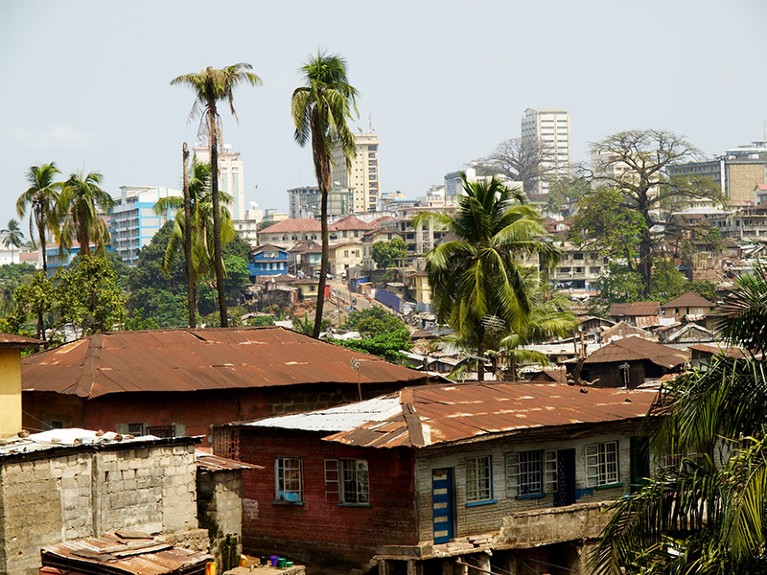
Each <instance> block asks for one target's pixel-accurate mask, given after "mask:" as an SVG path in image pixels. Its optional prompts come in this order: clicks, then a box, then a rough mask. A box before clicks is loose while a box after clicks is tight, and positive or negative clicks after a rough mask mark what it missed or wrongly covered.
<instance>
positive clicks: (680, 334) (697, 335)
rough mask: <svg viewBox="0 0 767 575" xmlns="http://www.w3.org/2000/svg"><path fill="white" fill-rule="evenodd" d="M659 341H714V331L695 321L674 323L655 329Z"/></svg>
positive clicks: (670, 342)
mask: <svg viewBox="0 0 767 575" xmlns="http://www.w3.org/2000/svg"><path fill="white" fill-rule="evenodd" d="M655 335H656V336H657V337H658V341H659V342H660V343H667V344H672V343H700V342H706V341H714V340H715V339H716V338H715V337H714V333H713V332H712V331H710V330H708V329H706V328H705V327H702V326H700V325H698V324H696V323H674V324H672V325H669V326H663V327H659V328H658V329H657V330H656V331H655Z"/></svg>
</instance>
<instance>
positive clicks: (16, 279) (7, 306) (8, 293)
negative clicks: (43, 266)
mask: <svg viewBox="0 0 767 575" xmlns="http://www.w3.org/2000/svg"><path fill="white" fill-rule="evenodd" d="M35 271H36V270H35V266H33V265H31V264H6V265H4V266H0V316H2V315H7V314H10V313H13V311H14V309H15V308H16V302H15V300H14V295H13V294H14V292H15V291H16V288H18V287H19V286H20V285H21V284H22V283H26V282H29V281H31V280H32V276H33V275H34V273H35ZM0 331H2V330H0Z"/></svg>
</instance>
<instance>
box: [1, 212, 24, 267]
mask: <svg viewBox="0 0 767 575" xmlns="http://www.w3.org/2000/svg"><path fill="white" fill-rule="evenodd" d="M0 237H2V238H3V245H4V246H5V247H6V248H7V247H10V248H11V263H14V262H13V248H16V249H17V250H18V249H19V248H20V247H21V246H23V245H24V232H22V231H21V228H20V227H19V222H18V221H16V220H14V219H13V218H11V219H10V220H8V227H7V228H4V229H3V230H2V231H0Z"/></svg>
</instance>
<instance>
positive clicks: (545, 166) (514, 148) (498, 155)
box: [474, 138, 553, 194]
mask: <svg viewBox="0 0 767 575" xmlns="http://www.w3.org/2000/svg"><path fill="white" fill-rule="evenodd" d="M551 156H552V153H551V149H550V148H547V147H546V146H544V145H542V144H541V142H538V143H534V142H528V141H525V140H523V139H522V138H512V139H510V140H504V141H503V142H501V143H500V144H498V145H497V146H496V148H495V150H493V151H492V152H491V153H490V154H488V155H487V156H484V157H483V158H480V159H478V160H476V161H475V162H474V169H475V170H477V174H478V175H480V176H492V175H498V174H500V175H504V176H506V177H507V178H509V179H510V180H512V181H515V182H522V184H523V186H524V187H523V189H524V191H525V193H527V194H530V193H533V192H534V191H535V190H536V189H537V186H538V181H539V180H541V179H544V178H546V177H547V176H549V175H550V174H551V172H552V170H553V167H552V163H551V162H550V158H551Z"/></svg>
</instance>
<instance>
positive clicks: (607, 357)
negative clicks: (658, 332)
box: [583, 337, 688, 369]
mask: <svg viewBox="0 0 767 575" xmlns="http://www.w3.org/2000/svg"><path fill="white" fill-rule="evenodd" d="M645 360H647V361H651V362H652V363H654V364H655V365H659V366H661V367H665V368H667V369H671V368H673V367H676V366H678V365H681V364H683V363H685V362H686V361H687V360H688V356H687V354H685V353H683V352H681V351H679V350H676V349H673V348H670V347H667V346H665V345H662V344H660V343H655V342H653V341H649V340H646V339H644V338H641V337H626V338H623V339H617V340H615V341H613V342H610V343H609V344H607V345H605V346H603V347H600V348H599V349H598V350H596V351H595V352H594V353H592V354H591V355H590V356H589V357H588V358H587V359H586V361H584V362H583V363H584V365H594V364H598V363H615V362H624V361H645Z"/></svg>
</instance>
